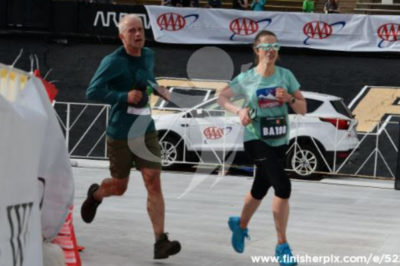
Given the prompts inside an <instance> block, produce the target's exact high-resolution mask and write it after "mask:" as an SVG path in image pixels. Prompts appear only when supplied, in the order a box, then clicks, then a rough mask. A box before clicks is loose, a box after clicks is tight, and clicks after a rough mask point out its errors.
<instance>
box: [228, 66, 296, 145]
mask: <svg viewBox="0 0 400 266" xmlns="http://www.w3.org/2000/svg"><path fill="white" fill-rule="evenodd" d="M229 87H230V88H231V90H232V91H233V92H234V94H235V95H244V96H246V98H247V100H248V106H249V107H250V108H253V109H255V110H256V114H257V117H256V119H254V120H253V121H252V123H250V124H249V125H247V126H246V128H245V131H244V141H245V142H246V141H250V140H263V141H264V142H265V143H267V144H268V145H270V146H274V147H276V146H280V145H284V144H287V143H288V142H289V121H288V105H287V104H286V103H280V102H279V101H277V100H276V98H275V91H276V88H284V89H286V90H287V91H288V92H289V93H290V94H293V93H294V92H295V91H297V90H298V89H299V88H300V84H299V82H298V81H297V80H296V78H295V76H294V75H293V73H292V72H291V71H290V70H288V69H286V68H283V67H279V66H275V72H274V74H273V75H272V76H269V77H263V76H261V75H259V74H258V73H257V71H256V69H255V68H252V69H250V70H248V71H246V72H243V73H241V74H239V75H238V76H237V77H236V78H234V79H233V80H232V81H231V82H230V83H229ZM261 117H268V118H272V117H284V118H285V119H286V121H287V130H286V134H285V135H284V136H282V137H279V138H272V139H263V138H262V137H261V133H260V132H261V129H260V120H261Z"/></svg>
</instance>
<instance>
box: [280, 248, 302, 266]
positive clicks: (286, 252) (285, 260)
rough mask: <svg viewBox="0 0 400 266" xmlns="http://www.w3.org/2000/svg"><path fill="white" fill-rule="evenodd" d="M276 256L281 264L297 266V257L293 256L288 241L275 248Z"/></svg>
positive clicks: (282, 265)
mask: <svg viewBox="0 0 400 266" xmlns="http://www.w3.org/2000/svg"><path fill="white" fill-rule="evenodd" d="M275 257H276V258H277V259H278V262H279V265H280V266H296V265H297V262H296V258H295V257H294V256H293V254H292V251H291V250H290V246H289V244H288V243H283V244H280V245H277V246H276V248H275Z"/></svg>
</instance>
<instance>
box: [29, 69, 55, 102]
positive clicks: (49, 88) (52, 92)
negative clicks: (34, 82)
mask: <svg viewBox="0 0 400 266" xmlns="http://www.w3.org/2000/svg"><path fill="white" fill-rule="evenodd" d="M33 75H34V76H35V77H37V78H39V79H40V80H41V81H42V82H43V85H44V87H45V89H46V92H47V95H48V96H49V99H50V102H53V101H54V99H55V98H56V96H57V94H58V89H57V88H56V86H54V85H53V84H51V83H50V82H48V81H47V80H45V79H43V77H42V75H41V74H40V71H39V70H37V69H36V70H35V71H33Z"/></svg>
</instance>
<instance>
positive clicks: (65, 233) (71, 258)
mask: <svg viewBox="0 0 400 266" xmlns="http://www.w3.org/2000/svg"><path fill="white" fill-rule="evenodd" d="M73 208H74V207H73V206H71V208H70V209H69V213H68V216H67V219H66V220H65V223H64V225H63V227H62V228H61V230H60V232H59V233H58V236H57V237H56V238H55V239H54V240H53V243H55V244H57V245H59V246H60V247H61V248H62V250H63V252H64V257H65V262H66V265H67V266H81V265H82V263H81V258H80V256H79V252H80V251H82V250H84V249H85V248H84V247H81V246H78V243H77V241H76V237H75V232H74V225H73V223H72V210H73Z"/></svg>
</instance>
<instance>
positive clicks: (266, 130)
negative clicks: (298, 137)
mask: <svg viewBox="0 0 400 266" xmlns="http://www.w3.org/2000/svg"><path fill="white" fill-rule="evenodd" d="M260 130H261V134H260V135H261V137H262V138H263V139H275V138H281V137H284V136H285V135H286V131H287V124H286V118H285V117H284V116H279V117H262V118H261V123H260Z"/></svg>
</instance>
